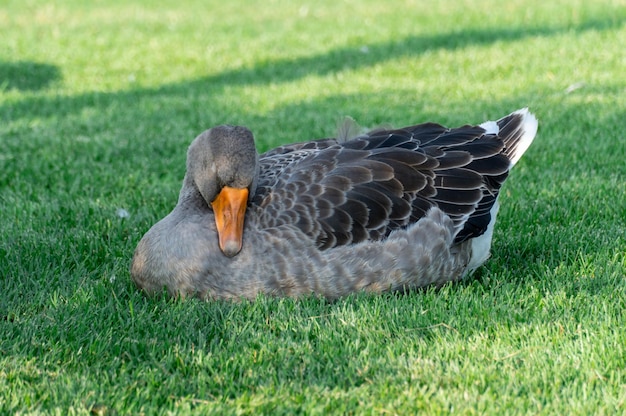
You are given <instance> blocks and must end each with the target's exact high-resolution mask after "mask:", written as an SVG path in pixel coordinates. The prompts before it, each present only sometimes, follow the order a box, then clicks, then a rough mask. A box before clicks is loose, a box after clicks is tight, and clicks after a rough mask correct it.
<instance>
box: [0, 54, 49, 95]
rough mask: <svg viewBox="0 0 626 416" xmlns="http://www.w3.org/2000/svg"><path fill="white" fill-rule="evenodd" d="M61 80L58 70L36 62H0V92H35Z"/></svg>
mask: <svg viewBox="0 0 626 416" xmlns="http://www.w3.org/2000/svg"><path fill="white" fill-rule="evenodd" d="M60 79H61V71H59V68H58V67H56V66H54V65H50V64H42V63H38V62H30V61H20V62H0V90H13V89H16V90H20V91H37V90H42V89H45V88H47V87H48V86H49V85H50V84H52V83H53V82H55V81H58V80H60Z"/></svg>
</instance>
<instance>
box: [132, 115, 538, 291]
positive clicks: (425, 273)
mask: <svg viewBox="0 0 626 416" xmlns="http://www.w3.org/2000/svg"><path fill="white" fill-rule="evenodd" d="M537 124H538V122H537V119H536V118H535V116H534V115H533V114H532V113H530V112H529V111H528V109H527V108H524V109H521V110H517V111H515V112H513V113H511V114H509V115H507V116H505V117H503V118H501V119H499V120H497V121H487V122H484V123H482V124H479V125H464V126H461V127H457V128H447V127H444V126H442V125H439V124H436V123H423V124H417V125H414V126H410V127H404V128H400V129H390V128H388V129H382V128H381V129H374V130H372V131H369V132H366V133H362V134H357V135H356V136H355V137H339V138H334V139H318V140H311V141H305V142H300V143H296V144H289V145H283V146H279V147H277V148H275V149H272V150H269V151H267V152H265V153H263V154H260V155H259V154H258V153H257V150H256V147H255V142H254V137H253V134H252V132H251V131H250V130H248V129H247V128H246V127H242V126H231V125H221V126H217V127H213V128H211V129H209V130H207V131H205V132H203V133H202V134H200V135H199V136H198V137H196V138H195V139H194V140H193V142H192V143H191V145H190V146H189V148H188V151H187V163H186V168H187V170H186V173H185V176H184V179H183V185H182V189H181V190H180V194H179V198H178V203H177V204H176V206H175V208H174V209H173V211H172V212H171V213H169V214H168V215H167V216H166V217H165V218H163V219H162V220H160V221H158V222H157V223H156V224H155V225H153V226H152V228H150V229H149V230H148V232H147V233H146V234H145V235H144V236H143V238H142V239H141V240H140V242H139V244H138V245H137V248H136V250H135V252H134V256H133V259H132V264H131V277H132V280H133V281H134V283H135V285H136V286H137V287H138V288H139V289H140V290H141V291H143V292H144V293H145V294H147V295H155V294H159V293H166V294H167V295H169V296H172V297H183V298H184V297H198V298H201V299H204V300H216V299H231V300H238V299H254V298H255V297H257V296H258V295H259V294H264V295H267V296H276V297H300V296H307V295H313V296H320V297H325V298H327V299H337V298H340V297H343V296H346V295H348V294H350V293H354V292H359V291H365V292H374V293H379V292H385V291H406V290H411V289H414V288H421V287H426V286H431V285H436V286H440V285H443V284H445V283H447V282H453V281H458V280H460V279H463V278H465V277H467V276H470V275H471V274H472V273H473V272H474V271H475V270H476V269H477V268H478V267H480V266H481V265H483V264H484V263H485V262H486V261H487V259H488V258H489V256H490V249H491V240H492V236H493V231H494V224H495V221H496V215H497V213H498V206H499V204H498V194H499V191H500V189H501V186H502V184H503V183H504V181H505V179H506V178H507V176H508V174H509V171H510V169H511V168H512V167H513V166H514V165H515V164H516V163H517V162H518V161H519V159H520V157H521V156H522V155H523V154H524V152H525V151H526V150H527V149H528V147H529V146H530V144H531V143H532V141H533V139H534V137H535V135H536V132H537ZM348 130H353V129H348ZM344 136H345V135H344Z"/></svg>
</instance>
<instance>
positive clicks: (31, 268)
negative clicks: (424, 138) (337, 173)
mask: <svg viewBox="0 0 626 416" xmlns="http://www.w3.org/2000/svg"><path fill="white" fill-rule="evenodd" d="M156 3H159V4H156ZM624 22H626V3H625V2H624V0H596V1H593V2H591V1H583V0H555V1H552V2H547V1H540V0H529V1H510V2H502V1H496V0H465V1H453V0H442V1H438V2H432V1H426V0H405V1H395V0H394V1H388V2H381V1H379V0H363V1H359V2H356V1H347V0H346V1H336V0H332V1H331V0H320V1H318V2H309V3H304V2H293V1H288V0H268V1H267V2H264V3H259V2H253V1H246V0H232V1H229V2H224V1H200V0H192V1H187V2H181V1H171V0H163V1H160V2H152V1H148V0H142V1H134V2H127V1H121V0H111V1H93V2H84V1H79V0H60V1H55V2H49V1H43V0H19V1H13V0H6V1H3V2H2V5H0V33H1V34H2V35H1V38H2V41H1V42H0V145H1V147H0V218H1V220H0V414H20V415H25V414H59V415H65V414H73V415H80V414H97V415H114V414H142V413H143V414H146V415H151V414H170V413H171V414H207V413H220V414H221V413H225V414H281V413H284V414H293V413H304V414H328V413H338V414H339V413H348V414H411V413H415V412H419V411H421V412H423V413H426V414H444V413H458V414H580V415H587V414H624V413H626V331H625V330H624V326H625V321H626V278H625V273H626V254H625V252H626V162H625V161H626V119H625V116H626V71H625V70H624V69H625V68H626V55H625V53H624V45H626V25H625V24H624ZM526 106H528V107H530V108H531V110H532V111H533V112H534V113H535V114H536V115H537V117H538V118H539V120H540V126H539V133H538V136H537V139H536V141H535V143H534V144H533V146H532V147H531V148H530V149H529V151H528V152H527V153H526V155H525V157H524V158H523V159H522V161H521V162H520V163H519V164H518V165H517V166H516V167H515V169H514V171H513V172H512V174H511V176H510V179H509V181H508V182H507V184H506V185H505V188H504V190H503V194H502V198H501V205H502V208H501V210H500V216H499V222H498V224H497V227H496V232H495V238H494V244H493V254H492V258H491V260H490V261H489V262H488V263H487V264H486V265H485V267H483V268H482V269H481V270H480V271H479V272H478V273H477V275H476V276H475V278H473V279H471V280H469V281H466V282H463V283H460V284H453V285H448V286H445V287H443V288H442V289H440V290H432V289H430V290H425V291H420V292H415V293H410V294H406V295H397V294H387V295H383V296H367V295H363V294H359V295H354V296H351V297H348V298H345V299H341V300H339V301H336V302H334V303H328V302H325V301H323V300H319V299H315V298H307V299H300V300H292V299H271V298H259V299H257V300H256V301H254V302H242V303H227V302H211V303H204V302H200V301H196V300H189V301H168V300H165V299H146V298H144V297H143V296H142V295H141V294H140V293H139V292H138V291H137V290H136V289H135V288H134V286H133V285H132V283H131V281H130V275H129V271H128V268H129V264H130V260H131V256H132V253H133V250H134V248H135V246H136V244H137V242H138V241H139V239H140V238H141V236H142V235H143V233H144V232H145V231H146V230H147V229H148V228H149V227H150V226H151V225H152V224H153V223H155V222H156V221H157V220H158V219H160V218H162V217H163V216H165V215H166V214H167V213H168V212H169V211H170V210H171V209H172V208H173V206H174V204H175V202H176V199H177V196H178V191H179V189H180V186H181V181H182V177H183V174H184V169H185V152H186V147H187V146H188V144H189V143H190V142H191V140H192V139H193V138H194V137H195V136H196V135H197V134H198V133H199V132H201V131H202V130H204V129H206V128H208V127H210V126H213V125H216V124H222V123H231V124H244V125H246V126H248V127H249V128H251V129H252V130H253V131H254V132H255V135H256V137H257V140H258V143H259V147H260V149H261V150H266V149H268V148H270V147H273V146H275V145H278V144H282V143H287V142H292V141H298V140H303V139H309V138H316V137H324V136H329V135H333V134H334V131H335V129H336V123H337V121H338V120H340V119H341V118H342V117H343V116H344V115H350V116H352V117H354V118H355V119H356V120H357V121H358V122H360V123H361V124H363V125H370V126H375V125H377V124H380V123H389V124H392V125H395V126H402V125H406V124H409V123H416V122H421V121H438V122H441V123H444V124H448V125H460V124H464V123H478V122H482V121H484V120H486V119H495V118H498V117H500V116H503V115H505V114H508V113H509V112H511V111H513V110H516V109H518V108H521V107H526Z"/></svg>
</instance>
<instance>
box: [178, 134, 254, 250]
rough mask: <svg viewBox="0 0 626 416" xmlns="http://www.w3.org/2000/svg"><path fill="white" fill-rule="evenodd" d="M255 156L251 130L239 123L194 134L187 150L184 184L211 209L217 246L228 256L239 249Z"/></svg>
mask: <svg viewBox="0 0 626 416" xmlns="http://www.w3.org/2000/svg"><path fill="white" fill-rule="evenodd" d="M258 158H259V156H258V153H257V151H256V147H255V145H254V136H253V135H252V132H251V131H250V130H248V129H247V128H245V127H241V126H229V125H223V126H217V127H213V128H211V129H209V130H207V131H205V132H203V133H202V134H200V135H199V136H198V137H196V138H195V139H194V141H193V142H192V143H191V145H190V146H189V150H188V151H187V174H186V175H185V184H186V185H187V186H192V187H193V188H195V189H196V190H197V191H198V192H199V194H200V195H201V196H202V199H203V200H204V202H205V203H206V204H207V205H208V207H209V208H210V209H211V210H213V214H214V216H215V225H216V227H217V234H218V240H219V241H218V242H219V247H220V249H221V250H222V252H223V253H224V254H225V255H226V256H228V257H233V256H235V255H236V254H237V253H239V252H240V251H241V247H242V244H243V226H244V217H245V213H246V206H247V203H248V201H249V199H250V198H251V197H252V195H254V191H255V187H256V176H257V171H258ZM196 195H197V193H196Z"/></svg>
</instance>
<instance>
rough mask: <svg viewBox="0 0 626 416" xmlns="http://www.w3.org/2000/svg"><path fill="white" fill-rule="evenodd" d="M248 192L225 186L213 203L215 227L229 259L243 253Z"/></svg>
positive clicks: (222, 248) (221, 246)
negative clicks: (244, 220)
mask: <svg viewBox="0 0 626 416" xmlns="http://www.w3.org/2000/svg"><path fill="white" fill-rule="evenodd" d="M247 203H248V190H247V189H245V188H244V189H240V188H231V187H229V186H225V187H224V188H222V190H221V191H220V193H219V195H218V196H217V198H215V200H214V201H213V202H212V203H211V206H212V207H213V212H214V213H215V225H217V234H218V236H219V243H220V249H221V250H222V252H223V253H224V254H225V255H226V256H227V257H233V256H234V255H236V254H237V253H239V252H240V251H241V246H242V241H243V219H244V217H245V215H246V204H247Z"/></svg>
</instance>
